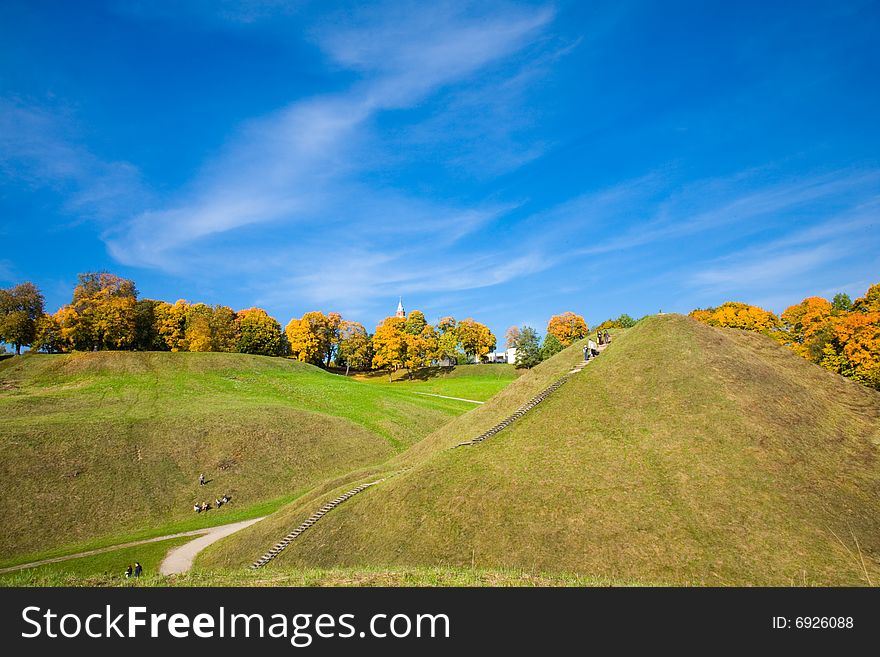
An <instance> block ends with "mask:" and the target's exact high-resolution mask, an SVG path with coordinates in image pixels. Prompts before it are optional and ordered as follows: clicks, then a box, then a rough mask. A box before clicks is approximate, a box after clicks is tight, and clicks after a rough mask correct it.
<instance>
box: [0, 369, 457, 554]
mask: <svg viewBox="0 0 880 657" xmlns="http://www.w3.org/2000/svg"><path fill="white" fill-rule="evenodd" d="M471 407H472V405H470V404H466V403H463V402H456V401H451V400H444V399H439V398H434V397H425V396H420V395H411V394H406V393H404V392H396V391H393V390H386V389H384V388H377V387H374V386H371V385H368V384H364V383H358V382H355V381H352V380H350V379H345V378H344V377H340V376H336V375H333V374H329V373H326V372H323V371H321V370H319V369H317V368H314V367H312V366H309V365H304V364H302V363H297V362H294V361H290V360H282V359H277V358H265V357H260V356H246V355H242V354H214V353H206V354H196V353H192V354H186V353H179V354H171V353H123V352H116V353H107V352H102V353H85V354H73V355H63V356H47V355H27V356H23V357H20V358H15V359H9V360H5V361H3V362H2V363H0V450H2V458H0V517H2V519H3V520H2V522H3V531H2V533H0V560H2V561H3V562H5V563H9V562H11V561H22V560H26V557H28V556H29V555H31V554H33V553H40V552H44V551H46V550H49V549H52V548H57V547H58V546H62V545H65V546H66V545H72V544H79V543H83V542H88V541H90V540H91V539H94V538H95V537H100V536H106V535H108V534H124V533H125V532H136V531H142V530H144V529H145V528H148V527H154V526H159V525H167V524H169V523H171V524H174V523H180V522H190V521H192V520H194V519H196V518H198V519H199V522H200V523H201V524H214V523H216V522H219V521H224V517H223V516H224V514H227V513H229V514H234V513H236V511H240V510H241V509H243V508H245V507H248V506H250V505H254V504H257V503H261V502H265V501H267V500H270V499H274V498H278V497H279V496H282V495H287V496H291V495H293V494H296V493H297V492H302V491H305V490H308V489H309V488H311V487H312V486H314V485H316V484H317V483H319V482H320V481H322V480H324V479H326V478H327V477H333V476H337V475H340V474H343V473H346V472H349V471H350V470H352V469H355V468H360V467H365V466H370V465H375V464H378V463H381V462H383V461H385V460H387V459H388V458H389V457H391V456H393V455H394V454H395V453H397V452H399V451H400V450H402V449H404V448H405V447H407V446H408V445H411V444H413V443H414V442H416V441H418V440H419V439H421V438H422V437H423V436H424V435H426V434H427V433H429V432H430V431H432V430H433V429H435V428H437V427H439V426H441V425H442V424H444V423H446V422H447V421H448V420H449V419H450V418H451V417H454V416H455V415H458V414H461V413H463V412H465V411H466V410H468V409H469V408H471ZM199 472H205V473H206V474H207V476H208V478H209V479H211V480H212V481H211V483H210V484H209V485H208V486H206V487H205V488H204V489H200V488H199V486H198V484H197V476H198V474H199ZM224 493H229V494H231V495H232V496H233V503H232V504H231V505H229V506H228V507H225V508H224V509H222V510H220V511H212V512H210V513H209V514H206V516H207V517H206V516H199V517H197V516H195V514H193V512H192V504H193V502H196V501H201V500H205V499H211V500H213V498H214V497H217V496H220V495H222V494H224Z"/></svg>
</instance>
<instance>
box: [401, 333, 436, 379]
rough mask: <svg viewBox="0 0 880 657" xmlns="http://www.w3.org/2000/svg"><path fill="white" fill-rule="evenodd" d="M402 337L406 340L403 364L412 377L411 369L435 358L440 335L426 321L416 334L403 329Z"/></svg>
mask: <svg viewBox="0 0 880 657" xmlns="http://www.w3.org/2000/svg"><path fill="white" fill-rule="evenodd" d="M403 338H404V341H405V342H406V358H405V360H404V365H405V367H406V368H407V370H408V371H409V376H410V378H412V372H413V370H415V369H418V368H420V367H426V366H428V365H430V364H431V362H432V361H434V360H435V359H437V356H438V347H439V338H440V336H439V334H438V333H437V331H436V330H435V329H434V327H433V326H431V325H430V324H427V323H426V324H425V326H424V327H423V328H422V331H421V332H420V333H418V334H412V333H410V332H409V331H406V330H404V336H403Z"/></svg>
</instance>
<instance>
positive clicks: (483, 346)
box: [456, 318, 495, 361]
mask: <svg viewBox="0 0 880 657" xmlns="http://www.w3.org/2000/svg"><path fill="white" fill-rule="evenodd" d="M456 330H457V332H458V342H459V344H460V345H461V348H462V350H463V351H464V353H465V354H467V355H468V356H473V357H474V358H475V359H476V360H477V361H479V360H480V359H481V358H482V357H483V356H485V355H486V354H488V353H489V352H490V351H492V350H493V349H494V348H495V336H494V335H493V334H492V331H490V330H489V327H487V326H486V325H484V324H480V322H475V321H474V320H472V319H470V318H468V319H463V320H461V321H460V322H459V323H458V327H457V329H456Z"/></svg>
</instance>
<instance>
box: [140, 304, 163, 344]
mask: <svg viewBox="0 0 880 657" xmlns="http://www.w3.org/2000/svg"><path fill="white" fill-rule="evenodd" d="M163 303H165V302H164V301H156V300H155V299H139V300H138V301H137V302H136V303H135V306H134V324H135V340H134V342H135V344H134V348H135V349H137V350H138V351H168V349H169V347H168V344H167V343H166V342H165V340H164V339H163V338H162V336H161V335H160V333H159V325H158V318H157V317H156V308H157V307H159V306H161V305H162V304H163ZM166 305H167V304H166Z"/></svg>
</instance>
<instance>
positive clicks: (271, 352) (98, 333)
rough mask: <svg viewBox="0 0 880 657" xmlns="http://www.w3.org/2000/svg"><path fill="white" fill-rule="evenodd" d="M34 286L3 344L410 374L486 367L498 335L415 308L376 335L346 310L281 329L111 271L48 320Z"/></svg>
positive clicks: (19, 298) (1, 309)
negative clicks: (154, 293) (441, 367)
mask: <svg viewBox="0 0 880 657" xmlns="http://www.w3.org/2000/svg"><path fill="white" fill-rule="evenodd" d="M44 305H45V301H44V298H43V295H42V293H41V292H40V290H39V289H38V288H37V286H36V285H34V284H33V283H30V282H26V283H22V284H20V285H16V286H14V287H11V288H7V289H3V290H0V342H4V343H6V344H9V345H12V346H13V347H14V349H15V352H16V353H21V348H22V347H25V346H29V347H30V348H31V349H32V350H34V351H43V352H47V353H66V352H71V351H99V350H129V351H221V352H238V353H246V354H259V355H264V356H290V357H293V358H296V359H298V360H300V361H303V362H307V363H312V364H315V365H323V366H325V367H329V366H331V365H335V366H337V367H346V368H347V369H348V368H354V369H357V370H369V369H388V370H390V371H392V372H393V371H394V370H397V369H401V368H406V369H409V370H412V369H416V368H419V367H423V366H425V365H429V364H431V363H435V362H443V361H445V362H450V363H458V362H466V361H468V360H480V359H481V358H482V357H483V356H485V355H486V354H487V353H489V352H490V351H491V350H493V349H494V348H495V336H494V335H493V334H492V332H491V331H490V330H489V329H488V327H486V326H485V325H484V324H481V323H480V322H477V321H475V320H473V319H470V318H468V319H464V320H461V321H456V320H455V318H453V317H444V318H442V319H441V320H440V321H439V322H438V323H437V325H436V326H432V325H431V324H429V323H428V322H427V320H426V319H425V315H424V313H422V312H421V311H418V310H415V311H413V312H412V313H410V315H409V317H407V318H406V319H403V318H398V317H388V318H386V319H384V320H383V321H382V322H380V323H379V325H378V326H377V327H376V330H375V332H374V333H372V334H370V333H368V332H367V331H366V329H365V328H364V326H363V325H362V324H359V323H358V322H353V321H348V320H345V319H343V318H342V316H341V315H340V314H339V313H335V312H331V313H328V314H326V315H325V314H324V313H322V312H317V311H314V312H307V313H305V314H304V315H303V316H302V317H301V318H294V319H292V320H290V322H289V323H288V324H287V326H286V327H285V328H284V330H282V328H281V325H280V324H279V322H278V321H277V320H276V319H274V318H273V317H271V316H269V314H268V313H267V312H266V311H265V310H263V309H262V308H248V309H246V310H239V311H234V310H233V309H232V308H230V307H228V306H223V305H208V304H204V303H189V302H187V301H184V300H179V301H177V302H175V303H173V304H172V303H168V302H166V301H157V300H155V299H139V298H138V291H137V287H136V286H135V283H134V281H131V280H128V279H125V278H121V277H119V276H116V275H114V274H109V273H106V272H90V273H85V274H80V275H79V277H78V283H77V285H76V286H75V288H74V290H73V298H72V300H71V302H70V303H69V304H67V305H65V306H62V307H61V308H60V309H59V310H58V311H57V312H56V313H54V314H47V313H46V312H45V309H44Z"/></svg>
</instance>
